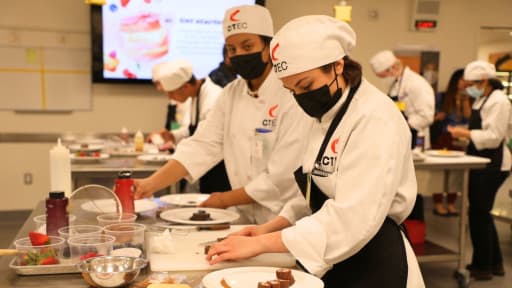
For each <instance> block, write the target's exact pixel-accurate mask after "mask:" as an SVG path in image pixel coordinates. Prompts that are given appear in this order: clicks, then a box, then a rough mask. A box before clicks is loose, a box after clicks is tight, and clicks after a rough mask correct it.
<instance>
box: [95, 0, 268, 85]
mask: <svg viewBox="0 0 512 288" xmlns="http://www.w3.org/2000/svg"><path fill="white" fill-rule="evenodd" d="M264 2H265V1H264V0H263V1H260V0H185V1H184V0H107V1H106V4H105V5H103V6H91V36H92V58H93V59H92V60H93V61H92V66H93V67H92V74H93V75H92V79H93V82H96V83H150V82H151V69H152V67H153V66H154V65H156V64H158V63H161V62H164V61H169V60H173V59H187V60H189V61H190V62H191V63H192V64H193V66H194V75H195V76H196V77H198V78H202V77H204V76H206V75H208V73H209V72H210V71H211V70H213V69H214V68H216V67H217V66H218V64H219V62H221V61H222V46H223V44H224V37H223V34H222V19H223V17H224V12H225V10H226V9H228V8H230V7H233V6H237V5H243V4H259V5H264V4H265V3H264Z"/></svg>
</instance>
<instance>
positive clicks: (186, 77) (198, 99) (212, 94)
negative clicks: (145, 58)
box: [154, 59, 231, 193]
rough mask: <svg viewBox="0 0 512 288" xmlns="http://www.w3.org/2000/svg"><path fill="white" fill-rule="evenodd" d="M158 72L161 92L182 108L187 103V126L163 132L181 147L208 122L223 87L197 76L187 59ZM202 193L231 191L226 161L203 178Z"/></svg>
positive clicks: (200, 183) (166, 139) (161, 67)
mask: <svg viewBox="0 0 512 288" xmlns="http://www.w3.org/2000/svg"><path fill="white" fill-rule="evenodd" d="M154 70H156V73H155V74H157V75H158V77H157V79H158V81H157V82H156V85H157V89H159V90H162V91H165V94H166V95H167V97H169V99H171V100H174V101H176V102H178V103H179V105H183V104H185V103H186V106H185V107H186V108H188V110H189V111H187V112H186V113H184V114H185V115H187V116H188V117H189V119H190V120H189V121H186V123H188V125H187V126H182V127H180V128H179V129H175V130H172V131H169V130H163V131H161V132H160V133H159V134H160V135H161V136H162V138H164V140H165V141H167V142H170V143H171V144H177V143H179V142H180V141H181V140H183V139H185V138H187V137H189V136H191V135H193V134H194V133H195V131H196V129H197V127H198V125H199V122H200V121H203V120H204V119H206V116H207V115H208V113H209V112H210V111H211V109H212V108H213V106H214V104H215V102H216V101H217V98H218V97H219V95H220V93H221V92H222V88H221V87H219V86H217V84H215V83H213V82H212V81H211V80H210V78H209V77H205V78H203V79H197V78H196V77H195V76H194V74H193V67H192V64H191V63H190V62H189V61H187V60H184V59H179V60H174V61H170V62H164V63H162V64H159V65H158V66H156V67H155V69H154ZM199 190H200V192H201V193H212V192H218V191H228V190H231V186H230V185H229V180H228V176H227V174H226V168H225V167H224V161H221V162H219V163H218V164H217V165H215V166H214V167H213V168H212V169H210V170H209V171H208V172H207V173H206V174H204V175H203V177H201V179H200V181H199Z"/></svg>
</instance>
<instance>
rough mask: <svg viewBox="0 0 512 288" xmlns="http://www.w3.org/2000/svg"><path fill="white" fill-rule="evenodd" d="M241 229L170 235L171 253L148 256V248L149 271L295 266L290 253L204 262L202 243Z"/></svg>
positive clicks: (240, 226) (233, 227)
mask: <svg viewBox="0 0 512 288" xmlns="http://www.w3.org/2000/svg"><path fill="white" fill-rule="evenodd" d="M243 227H244V226H243V225H234V226H232V227H231V229H229V230H221V231H193V232H190V233H188V234H173V235H172V239H173V244H174V250H175V252H174V253H172V254H156V253H151V247H149V262H150V266H151V270H152V271H208V270H219V269H224V268H231V267H243V266H273V267H293V266H295V258H294V257H293V256H292V255H291V254H290V253H265V254H261V255H258V256H256V257H253V258H250V259H247V260H240V261H230V262H222V263H219V264H215V265H210V264H208V262H207V261H206V259H205V258H206V257H205V256H206V255H205V254H204V246H203V245H201V243H204V242H206V241H213V240H216V239H217V238H220V237H226V235H228V234H229V233H232V232H235V231H238V230H240V229H241V228H243ZM150 243H151V242H150Z"/></svg>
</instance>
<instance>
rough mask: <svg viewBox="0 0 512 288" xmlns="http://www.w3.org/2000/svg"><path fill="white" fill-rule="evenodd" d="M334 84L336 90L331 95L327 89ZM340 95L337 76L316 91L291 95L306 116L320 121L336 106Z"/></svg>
mask: <svg viewBox="0 0 512 288" xmlns="http://www.w3.org/2000/svg"><path fill="white" fill-rule="evenodd" d="M334 82H336V86H337V87H338V89H336V92H334V95H331V92H330V91H329V87H330V86H331V85H332V83H334ZM341 94H342V91H341V88H339V85H338V75H336V76H335V78H334V80H332V82H331V83H329V85H327V84H326V85H324V86H322V87H320V88H318V89H315V90H312V91H308V92H305V93H301V94H293V97H295V101H297V103H298V104H299V106H300V108H302V110H304V112H306V114H308V115H309V116H311V117H313V118H317V119H318V120H320V118H322V116H323V115H324V114H325V113H327V111H329V110H330V109H331V108H332V107H334V105H336V103H337V102H338V100H339V99H340V98H341Z"/></svg>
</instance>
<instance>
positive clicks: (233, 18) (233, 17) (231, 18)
mask: <svg viewBox="0 0 512 288" xmlns="http://www.w3.org/2000/svg"><path fill="white" fill-rule="evenodd" d="M238 13H240V9H236V10H235V11H233V13H231V15H229V20H231V22H238V21H240V20H238V19H236V18H235V17H236V15H238Z"/></svg>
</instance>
